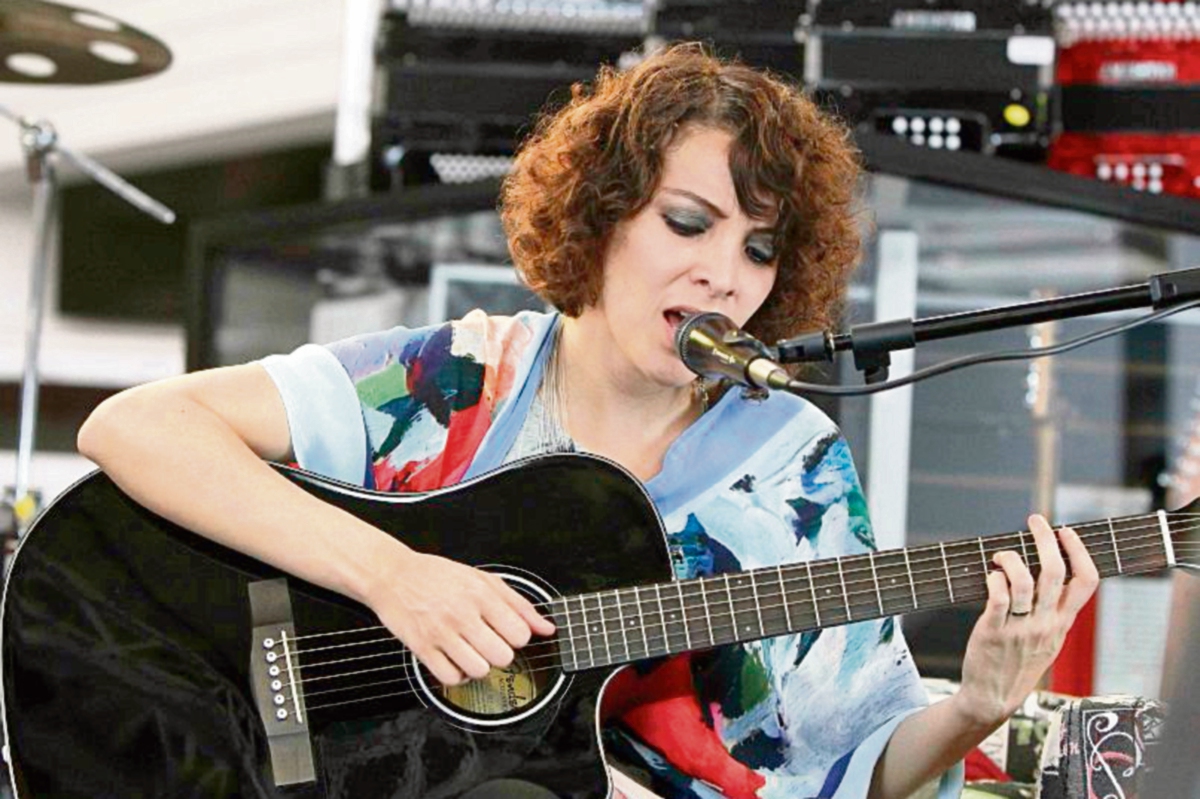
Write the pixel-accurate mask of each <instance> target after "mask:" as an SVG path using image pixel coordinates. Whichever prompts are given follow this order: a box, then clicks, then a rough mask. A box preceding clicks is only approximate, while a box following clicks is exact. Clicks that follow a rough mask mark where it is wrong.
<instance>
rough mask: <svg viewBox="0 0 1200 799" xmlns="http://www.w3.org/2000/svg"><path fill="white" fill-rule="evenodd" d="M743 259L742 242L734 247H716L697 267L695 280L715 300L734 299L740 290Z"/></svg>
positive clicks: (706, 254)
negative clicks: (739, 282)
mask: <svg viewBox="0 0 1200 799" xmlns="http://www.w3.org/2000/svg"><path fill="white" fill-rule="evenodd" d="M742 258H743V256H742V248H741V243H740V242H738V243H737V245H736V246H734V247H729V246H722V247H719V248H717V247H714V248H713V249H712V250H709V251H708V252H707V253H705V255H704V256H703V260H702V261H701V262H700V263H699V264H698V265H697V267H696V269H695V273H694V278H693V279H694V280H695V281H696V282H697V283H698V284H700V285H701V286H703V287H704V288H705V289H706V290H707V291H708V294H709V296H711V297H712V298H713V299H732V298H733V296H734V295H735V294H736V293H737V289H738V281H739V277H740V275H741V268H742Z"/></svg>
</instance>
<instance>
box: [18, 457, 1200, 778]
mask: <svg viewBox="0 0 1200 799" xmlns="http://www.w3.org/2000/svg"><path fill="white" fill-rule="evenodd" d="M277 468H278V470H279V473H280V474H282V475H283V476H284V477H286V478H287V479H289V480H291V481H293V482H294V483H295V484H296V485H297V486H299V487H300V488H302V489H304V490H306V491H308V492H309V493H310V494H312V495H314V496H316V497H318V498H319V499H321V500H323V501H326V502H329V503H331V504H334V505H336V506H338V507H340V508H342V509H344V510H346V511H347V512H349V513H352V514H354V515H355V516H357V517H359V518H361V519H363V520H365V521H367V522H368V523H370V524H373V525H375V526H377V527H379V528H380V529H381V530H383V531H385V532H386V533H387V534H388V535H392V536H395V537H396V538H397V539H399V540H401V541H404V542H405V543H407V544H408V545H410V546H412V547H413V548H414V549H416V550H418V551H422V552H427V553H430V554H437V555H442V556H445V557H448V558H451V559H453V560H456V561H459V562H462V563H465V564H468V565H474V566H479V567H481V568H484V569H486V570H488V571H489V572H490V573H491V574H493V575H495V576H497V577H499V578H500V579H503V580H505V581H506V582H507V583H508V584H509V585H511V586H512V587H513V588H514V589H515V590H517V591H519V592H521V593H522V594H523V595H524V596H526V597H527V598H529V599H530V600H531V601H533V602H535V603H537V604H538V605H539V606H542V607H543V608H544V610H545V612H546V615H547V616H549V617H550V618H551V619H552V620H553V621H554V622H555V625H556V628H557V631H556V633H555V634H554V635H553V636H552V637H549V638H545V639H538V640H535V641H533V642H532V643H531V644H530V645H529V646H528V647H526V648H523V649H522V650H521V651H520V652H519V653H518V656H517V659H516V660H515V661H514V662H513V663H512V664H511V665H510V666H509V667H507V668H505V669H493V670H492V672H491V674H490V675H489V676H488V677H486V678H484V679H483V680H475V681H471V682H470V683H468V684H466V685H464V686H442V685H440V684H438V683H437V681H436V680H434V679H433V678H432V676H431V675H430V674H429V672H428V671H427V670H426V669H424V668H423V667H422V666H421V665H420V664H419V663H418V662H417V661H416V660H415V658H413V656H412V654H411V653H410V652H409V651H408V650H407V649H406V648H405V647H404V646H403V645H402V644H401V643H400V642H399V641H397V640H396V639H395V638H394V637H393V636H392V635H391V634H390V633H388V631H387V630H386V629H384V628H381V627H380V626H379V620H378V618H377V617H376V616H375V615H374V614H373V613H371V612H370V611H369V609H368V608H366V607H363V606H362V605H359V604H357V603H354V602H350V601H349V600H347V599H346V598H345V597H342V596H339V595H336V594H334V593H333V592H330V591H327V590H325V589H322V588H319V587H318V586H315V585H312V584H310V583H307V582H305V581H303V580H299V579H295V578H291V577H288V578H284V576H283V575H282V574H281V573H280V572H279V571H277V570H276V569H273V568H272V567H270V566H268V565H266V564H264V563H262V562H261V561H258V560H256V559H254V558H251V557H248V556H246V555H243V554H241V553H238V552H234V551H233V550H230V549H227V548H225V547H222V546H220V545H219V544H217V543H215V542H213V541H209V540H208V539H205V538H203V537H202V536H198V535H195V534H193V533H191V532H188V531H187V530H184V529H182V528H180V527H178V526H177V525H174V524H170V523H168V522H166V521H165V520H163V519H162V518H160V517H158V516H156V515H155V514H153V513H151V512H149V511H147V510H145V509H143V508H141V507H139V506H138V505H137V503H135V502H132V501H131V500H130V499H129V498H128V497H127V496H125V495H124V494H122V493H121V492H120V490H119V489H117V487H116V486H115V485H114V484H113V483H112V482H111V480H109V478H108V477H107V476H105V475H104V474H102V473H99V472H97V473H94V474H92V475H91V476H90V477H88V478H85V479H84V480H82V481H80V482H79V483H78V484H76V485H75V487H73V488H72V489H71V490H70V491H69V492H68V493H67V494H66V495H64V496H63V497H62V498H60V499H59V500H58V501H57V502H56V503H55V504H54V506H53V507H52V508H50V509H49V510H48V511H47V513H46V514H44V515H43V516H42V517H41V518H40V519H39V520H38V522H37V524H35V525H34V527H33V528H32V529H31V530H30V532H29V534H28V535H27V536H26V538H25V540H24V541H22V543H21V548H20V550H19V551H18V553H17V556H16V558H15V559H14V561H13V565H12V569H11V572H10V576H9V582H8V587H7V590H6V591H5V593H4V600H3V601H4V605H3V617H2V619H0V632H2V636H3V637H2V639H0V656H2V658H3V663H4V670H3V672H2V675H3V700H4V701H3V712H4V726H5V729H6V730H7V731H8V733H9V741H8V745H9V762H10V764H12V767H13V771H14V773H15V774H16V775H17V776H18V779H19V782H18V788H19V791H18V792H19V795H20V796H21V797H22V799H85V797H86V799H93V797H95V796H96V786H97V785H102V786H105V788H106V789H107V791H106V795H111V796H139V797H140V796H182V795H191V794H192V793H194V792H195V789H196V786H197V785H203V786H204V788H205V790H204V795H205V796H207V797H212V799H218V797H235V796H237V797H242V796H257V797H263V799H267V797H279V798H282V797H285V796H298V795H303V796H307V797H333V796H339V797H340V796H353V797H355V799H383V797H389V798H390V799H397V797H399V798H400V799H417V798H418V797H427V796H438V795H442V796H455V797H460V796H467V795H469V794H471V792H472V791H474V792H475V793H476V794H477V795H488V794H489V789H491V790H492V791H496V790H500V789H501V787H502V786H508V787H507V790H508V791H513V790H520V791H521V793H522V794H524V795H536V796H543V795H546V796H560V797H563V796H572V797H575V798H576V799H604V797H605V796H606V795H607V794H608V792H609V777H608V774H607V771H606V768H605V764H604V760H603V758H602V757H601V754H602V752H601V747H600V741H599V739H598V737H597V735H598V731H599V723H598V722H599V719H598V711H599V709H600V707H601V701H600V699H601V693H602V692H603V690H604V687H605V685H606V683H607V680H608V679H609V678H610V677H611V675H612V673H613V670H614V668H615V667H617V666H621V665H624V664H627V663H634V662H638V661H644V660H646V659H649V658H655V657H662V656H664V655H673V654H679V653H683V652H688V651H695V650H702V649H708V648H710V647H713V646H720V645H725V644H731V643H735V642H741V641H750V640H757V639H761V638H767V637H771V636H777V635H782V634H786V633H794V632H802V631H806V630H816V629H824V628H832V627H837V626H840V625H843V624H846V623H849V622H857V621H865V620H869V619H877V618H883V617H887V616H891V615H895V614H899V613H910V612H912V611H914V610H931V609H935V608H941V607H949V606H952V605H956V604H959V603H965V602H977V601H979V600H981V599H983V598H985V597H986V596H987V582H986V579H987V574H988V572H989V571H990V569H992V568H994V567H993V566H992V565H991V563H992V559H993V557H994V556H995V554H996V553H997V552H999V551H1001V550H1012V549H1014V548H1019V551H1023V552H1026V553H1027V559H1028V560H1029V561H1030V565H1031V568H1032V570H1033V571H1034V573H1035V575H1036V573H1037V572H1038V571H1039V564H1038V562H1037V558H1036V547H1035V546H1034V542H1033V536H1032V534H1031V533H1029V532H1028V531H1019V532H1013V533H1007V534H1002V535H993V536H987V537H978V538H971V539H968V540H960V541H953V542H944V543H938V544H934V545H925V546H914V547H909V548H907V549H890V550H882V551H879V552H872V553H868V554H860V555H851V556H847V557H841V558H825V559H821V560H814V561H811V562H808V563H800V564H792V565H788V566H769V567H765V568H758V569H752V570H748V571H743V572H739V573H730V574H719V575H716V576H713V577H700V578H694V579H688V580H672V579H671V575H672V569H671V557H670V553H669V552H668V549H667V547H666V543H665V542H666V540H667V539H666V534H665V531H664V529H663V527H662V522H661V520H660V518H659V514H658V512H657V511H656V510H655V508H654V506H653V505H652V504H651V502H650V499H649V497H648V495H647V494H646V491H645V489H644V488H643V486H642V485H641V484H640V483H639V482H637V481H636V480H635V479H633V478H632V477H631V476H630V475H629V473H628V472H626V471H625V470H623V469H621V468H620V467H618V466H617V465H616V464H614V463H612V462H611V461H608V460H604V459H602V458H596V457H594V456H590V455H586V454H577V453H561V454H555V455H545V456H540V457H537V458H527V459H524V460H522V461H518V462H516V463H512V464H507V465H505V466H503V467H501V468H499V469H497V470H496V471H494V472H491V473H489V474H487V475H483V476H481V477H480V478H479V479H474V480H469V481H467V482H465V483H462V484H459V485H456V486H452V487H449V488H446V489H441V490H438V491H432V492H427V493H424V494H409V495H406V497H405V500H404V501H403V502H397V501H395V500H394V499H392V498H381V496H380V495H379V494H377V493H375V492H372V491H367V490H364V489H358V488H355V487H353V486H349V485H347V484H345V483H338V482H336V481H330V480H327V479H325V478H323V477H320V476H318V475H314V474H310V473H307V472H301V471H299V470H295V469H289V468H287V467H277ZM1197 506H1200V502H1197V503H1193V504H1192V506H1190V507H1189V508H1186V509H1184V512H1182V513H1165V512H1163V511H1158V512H1157V513H1150V514H1145V515H1137V516H1127V517H1121V518H1115V519H1104V520H1099V521H1097V522H1094V523H1087V524H1075V525H1074V528H1075V530H1076V531H1077V532H1078V533H1079V534H1080V537H1081V540H1082V541H1083V542H1084V544H1085V546H1086V547H1087V548H1088V551H1089V552H1090V554H1091V556H1092V558H1093V560H1094V561H1095V563H1096V566H1097V569H1098V571H1099V573H1100V575H1101V576H1103V577H1113V576H1117V575H1129V574H1138V573H1143V572H1148V571H1159V570H1161V569H1163V568H1166V567H1169V566H1181V567H1185V568H1195V567H1196V565H1197V563H1196V554H1197V551H1196V544H1195V542H1194V532H1193V528H1194V525H1193V524H1192V523H1191V522H1192V519H1193V518H1194V512H1195V510H1197ZM64 720H67V721H64ZM114 729H119V730H120V731H121V733H122V734H120V735H113V734H105V733H106V731H110V730H114ZM197 752H202V753H203V757H197V755H196V754H195V753H197ZM460 753H468V754H467V755H461V754H460ZM398 774H402V777H403V778H402V779H400V778H398V777H397V775H398ZM477 789H478V790H477ZM539 789H540V790H539Z"/></svg>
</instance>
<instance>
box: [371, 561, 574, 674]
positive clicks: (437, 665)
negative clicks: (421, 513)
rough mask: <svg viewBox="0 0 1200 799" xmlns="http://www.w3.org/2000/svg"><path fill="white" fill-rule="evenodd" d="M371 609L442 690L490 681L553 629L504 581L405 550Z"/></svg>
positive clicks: (378, 584) (382, 574)
mask: <svg viewBox="0 0 1200 799" xmlns="http://www.w3.org/2000/svg"><path fill="white" fill-rule="evenodd" d="M392 552H394V553H395V555H396V560H395V561H393V565H392V566H390V567H385V568H382V569H380V571H379V573H378V577H377V578H376V579H375V581H374V584H373V585H372V586H371V588H370V590H369V592H368V594H367V596H366V604H367V605H368V606H370V608H371V609H372V610H373V611H375V614H376V615H377V616H379V619H380V621H382V622H383V624H384V625H385V626H386V627H387V628H388V629H389V630H391V632H392V634H393V635H395V636H396V637H397V638H399V639H400V640H401V641H403V642H404V643H405V644H406V645H407V646H408V648H409V649H411V650H412V652H413V654H414V655H416V656H417V659H418V660H420V661H421V663H423V664H424V665H425V667H426V668H428V669H429V671H430V672H431V673H432V674H433V676H434V677H435V678H437V680H438V681H439V682H441V683H442V684H443V685H458V684H460V683H462V682H465V681H466V680H467V679H479V678H482V677H485V676H486V675H487V673H488V671H490V670H491V669H492V668H493V667H504V666H507V665H509V664H510V663H512V660H513V650H515V649H520V648H521V647H523V646H525V645H526V644H527V643H529V640H530V638H531V637H532V636H533V635H540V636H548V635H552V634H553V633H554V624H553V623H552V622H550V621H549V620H548V619H546V618H544V617H542V616H541V614H539V613H538V611H537V610H536V609H535V608H534V606H533V604H532V603H531V602H530V601H529V600H528V599H526V598H525V597H524V596H522V595H521V594H519V593H517V592H516V591H515V590H513V589H512V588H511V587H509V585H508V584H507V583H505V582H504V580H502V579H501V578H500V577H498V576H496V575H494V574H489V573H487V572H485V571H481V570H479V569H476V568H474V567H471V566H467V565H465V564H462V563H458V562H456V561H452V560H448V559H446V558H443V557H439V556H437V555H428V554H423V553H420V552H415V551H413V550H410V549H408V548H407V547H405V548H404V549H403V550H402V551H398V550H392Z"/></svg>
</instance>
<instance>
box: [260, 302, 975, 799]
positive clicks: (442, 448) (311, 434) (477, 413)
mask: <svg viewBox="0 0 1200 799" xmlns="http://www.w3.org/2000/svg"><path fill="white" fill-rule="evenodd" d="M557 322H558V318H557V316H556V315H544V314H522V315H520V316H517V317H514V318H500V317H487V316H485V315H483V314H482V313H480V312H475V313H472V314H470V315H468V316H467V317H465V318H464V319H462V320H460V321H458V322H455V323H453V324H447V325H442V326H437V327H431V328H425V329H420V330H406V329H399V328H398V329H394V330H391V331H386V332H383V333H379V334H374V335H370V336H365V337H359V338H355V339H350V340H348V341H345V342H341V343H338V344H334V345H331V346H330V347H329V348H328V349H327V350H322V349H321V348H315V347H314V348H302V350H298V351H297V352H296V353H293V354H292V355H290V356H283V357H280V356H274V357H273V358H270V359H267V360H266V361H264V362H263V365H264V366H265V367H266V368H267V370H268V372H269V373H270V374H271V376H272V377H273V378H274V380H275V382H276V384H277V385H278V386H279V388H280V394H281V396H282V397H283V399H284V403H285V406H286V407H287V410H288V420H289V424H290V425H291V430H292V438H293V444H294V445H295V444H296V442H304V446H303V447H301V446H296V457H297V460H298V462H299V463H300V465H301V466H302V467H304V468H306V469H310V470H313V471H317V472H323V473H328V472H324V469H325V468H326V467H327V465H328V468H330V469H331V470H332V471H334V472H337V473H334V474H331V476H334V477H341V478H342V479H347V478H348V476H350V475H355V473H357V474H359V475H366V477H365V478H363V481H364V482H366V483H367V484H368V485H372V486H373V487H375V488H378V489H381V490H387V491H423V490H429V489H434V488H438V487H440V486H444V485H449V484H451V483H453V482H455V481H457V480H461V479H463V478H469V477H472V476H474V475H476V474H479V473H482V472H486V471H488V470H490V469H493V468H496V467H497V466H499V465H500V464H502V463H503V462H504V460H505V458H506V457H507V456H508V455H509V453H510V451H511V450H512V448H513V446H514V443H515V442H516V441H517V440H518V436H519V434H520V431H521V428H522V427H523V426H524V422H525V420H526V416H527V414H528V413H529V410H530V408H531V406H532V403H533V399H534V396H535V395H536V392H537V387H538V385H539V384H540V381H541V374H542V368H543V366H544V363H545V360H546V355H547V351H548V346H547V342H548V341H550V340H552V338H553V330H554V328H555V325H556V324H557ZM330 353H332V355H333V356H335V357H334V358H331V357H329V354H330ZM315 374H320V375H321V377H319V378H314V375H315ZM314 395H319V396H322V397H324V399H323V400H322V401H321V402H320V403H319V404H318V403H314V401H313V399H312V397H313V396H314ZM314 407H318V408H321V409H324V410H320V411H316V412H314V410H313V408H314ZM329 408H338V409H341V410H340V411H339V413H341V414H349V413H352V412H353V411H351V410H350V409H353V408H357V410H358V412H359V413H360V414H361V418H362V426H363V430H364V432H365V445H364V444H362V443H361V442H362V441H363V440H364V438H363V436H362V435H351V434H348V433H347V434H346V435H344V436H343V438H344V440H340V439H339V440H327V439H324V438H323V437H322V435H321V431H322V430H323V429H324V428H325V427H329V428H330V429H342V428H341V427H340V426H339V425H335V424H331V423H330V420H329V419H327V418H323V417H322V414H323V413H325V414H327V413H329V411H328V409H329ZM359 448H361V463H357V464H356V463H355V462H354V458H353V457H347V453H349V455H350V456H353V455H354V453H355V451H356V450H358V449H359ZM354 479H359V478H357V477H355V478H354ZM646 488H647V490H648V492H649V493H650V496H651V497H652V499H653V500H654V502H655V505H656V507H657V508H658V509H659V512H660V514H661V515H662V518H663V522H664V525H665V528H666V530H667V533H668V543H669V545H670V549H671V551H672V553H673V561H674V563H675V571H676V576H677V577H679V578H688V577H695V576H700V575H711V574H719V573H723V572H732V571H739V570H743V569H751V568H756V567H760V566H770V565H776V564H786V563H793V562H799V561H804V560H810V559H818V558H828V557H835V556H841V555H847V554H855V553H864V552H866V551H867V550H868V549H872V548H874V540H873V537H872V533H871V527H870V524H869V522H868V520H867V515H866V503H865V501H864V499H863V495H862V492H861V489H860V486H859V482H858V478H857V475H856V474H855V470H854V466H853V462H852V460H851V457H850V452H849V449H848V447H847V446H846V443H845V441H844V440H843V439H842V437H841V436H840V434H839V432H838V431H837V429H836V428H835V427H834V426H833V424H832V423H831V422H830V421H829V419H828V418H827V417H825V416H824V415H823V414H821V413H820V411H818V410H817V409H816V408H815V407H814V406H812V405H810V404H808V403H806V402H804V401H802V400H800V399H798V398H796V397H793V396H791V395H787V394H783V393H777V394H772V395H771V396H769V397H767V398H766V399H751V398H748V397H745V396H742V395H741V394H740V393H739V392H737V391H730V392H727V393H726V394H725V396H724V397H723V398H722V399H721V401H720V402H718V403H717V404H716V405H715V406H714V407H713V408H711V409H710V410H709V411H708V412H707V413H705V414H704V415H703V416H702V417H701V418H700V419H699V420H697V421H696V422H695V423H693V424H692V425H691V426H690V427H689V428H688V429H687V430H686V431H684V433H683V434H682V435H681V436H679V438H678V439H677V440H676V441H675V442H674V443H673V444H672V446H671V447H670V448H669V449H668V451H667V453H666V455H665V457H664V460H663V468H662V471H661V472H660V473H659V474H658V475H656V476H655V477H653V478H652V479H650V480H648V481H647V482H646ZM605 699H606V703H605V708H604V713H605V718H606V725H605V742H606V746H607V747H608V751H609V754H610V755H611V756H613V757H615V758H616V759H618V760H619V761H621V762H622V763H627V764H629V767H630V768H631V770H632V771H634V773H635V774H640V775H643V776H644V777H645V778H646V779H648V780H649V781H650V782H651V783H652V787H653V788H654V789H655V790H656V791H658V792H659V793H661V794H663V795H665V796H670V797H717V796H728V797H747V798H749V797H762V799H785V797H786V798H787V799H797V798H799V797H835V798H836V799H848V798H849V797H865V796H866V794H867V790H868V787H869V785H870V779H871V775H872V772H873V770H874V766H875V763H876V761H877V759H878V757H879V755H880V753H881V752H882V750H883V748H884V746H886V743H887V740H888V738H889V736H890V735H891V733H892V731H893V730H894V729H895V726H896V725H897V724H898V723H899V722H900V721H901V720H902V719H903V718H904V717H905V716H906V715H908V714H910V713H912V712H915V711H916V710H917V709H919V708H920V707H922V706H924V705H925V704H926V702H927V699H926V695H925V692H924V690H923V688H922V687H921V685H920V681H919V679H918V677H917V673H916V670H915V668H914V667H913V664H912V660H911V657H910V655H909V652H908V649H907V646H906V645H905V643H904V640H903V637H902V635H901V634H900V632H899V630H898V629H897V628H896V625H895V624H894V622H893V620H891V619H884V620H877V621H868V622H858V623H854V624H850V625H846V626H842V627H834V628H829V629H825V630H820V631H814V632H810V633H806V634H803V635H788V636H782V637H779V638H773V639H769V640H765V641H761V642H754V643H750V644H745V645H739V646H730V647H723V648H720V649H717V650H713V651H710V652H705V653H693V654H691V655H685V656H680V657H676V658H670V659H664V660H661V661H657V662H654V663H650V664H642V665H640V666H639V667H636V668H627V669H625V670H623V671H622V672H620V673H619V674H618V675H617V677H616V678H615V679H614V680H613V682H612V683H610V689H609V691H608V692H606V696H605ZM960 786H961V768H958V769H955V770H953V771H952V772H951V773H949V774H947V775H946V777H945V778H944V779H943V781H942V784H941V789H940V792H939V794H938V795H939V796H940V797H942V799H949V797H953V796H957V795H958V790H959V787H960Z"/></svg>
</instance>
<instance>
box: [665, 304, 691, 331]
mask: <svg viewBox="0 0 1200 799" xmlns="http://www.w3.org/2000/svg"><path fill="white" fill-rule="evenodd" d="M698 313H700V312H699V311H697V310H696V309H695V308H687V307H680V308H668V309H667V310H665V311H663V318H664V319H666V320H667V324H669V325H670V326H671V327H672V328H677V327H679V326H680V325H681V324H683V322H684V320H685V319H687V318H688V317H689V316H693V315H695V314H698Z"/></svg>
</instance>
